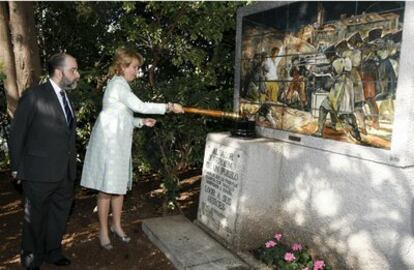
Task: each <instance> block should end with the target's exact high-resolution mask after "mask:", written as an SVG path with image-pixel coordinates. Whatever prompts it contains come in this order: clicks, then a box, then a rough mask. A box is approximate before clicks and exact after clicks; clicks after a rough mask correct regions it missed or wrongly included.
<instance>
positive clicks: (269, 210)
mask: <svg viewBox="0 0 414 270" xmlns="http://www.w3.org/2000/svg"><path fill="white" fill-rule="evenodd" d="M278 146H279V145H278V144H277V143H275V141H274V140H269V139H265V138H260V139H243V138H232V137H230V136H229V134H227V133H214V134H209V135H208V137H207V144H206V148H205V155H204V165H203V177H202V182H201V194H200V203H199V209H198V221H199V223H201V224H203V225H204V226H205V227H207V228H208V229H210V230H211V231H213V232H214V233H215V234H216V235H217V236H219V237H220V238H221V239H222V240H224V242H225V243H226V244H227V245H229V246H231V247H233V248H235V249H237V250H240V249H249V248H252V247H257V246H260V245H261V244H263V241H265V240H266V239H268V238H269V237H271V236H272V235H273V233H274V231H273V230H274V224H275V223H276V219H277V216H276V215H275V212H276V208H277V205H276V203H275V202H276V201H275V198H277V196H278V195H277V186H276V184H277V181H275V177H276V176H277V175H278V174H279V171H280V161H281V152H280V151H279V149H278Z"/></svg>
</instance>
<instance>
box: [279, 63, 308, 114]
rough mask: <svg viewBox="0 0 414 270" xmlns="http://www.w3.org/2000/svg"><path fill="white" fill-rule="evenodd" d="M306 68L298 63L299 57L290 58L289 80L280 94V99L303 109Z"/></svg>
mask: <svg viewBox="0 0 414 270" xmlns="http://www.w3.org/2000/svg"><path fill="white" fill-rule="evenodd" d="M306 73H307V72H306V69H305V68H304V67H303V66H301V65H300V60H299V57H293V58H292V68H291V70H290V73H289V75H290V77H291V80H290V82H289V83H288V88H287V90H286V91H284V92H283V93H282V95H281V101H282V102H283V103H285V104H286V105H288V106H289V107H291V108H295V109H299V110H304V109H305V108H306V106H307V103H308V101H307V96H306V90H305V89H306V84H305V76H304V75H305V74H306Z"/></svg>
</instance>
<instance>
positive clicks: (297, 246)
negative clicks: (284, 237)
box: [292, 243, 302, 251]
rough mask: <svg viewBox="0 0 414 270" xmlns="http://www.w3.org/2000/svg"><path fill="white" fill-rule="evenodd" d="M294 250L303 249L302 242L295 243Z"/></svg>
mask: <svg viewBox="0 0 414 270" xmlns="http://www.w3.org/2000/svg"><path fill="white" fill-rule="evenodd" d="M292 250H293V251H301V250H302V245H301V244H299V243H294V244H293V245H292Z"/></svg>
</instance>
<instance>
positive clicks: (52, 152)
mask: <svg viewBox="0 0 414 270" xmlns="http://www.w3.org/2000/svg"><path fill="white" fill-rule="evenodd" d="M48 73H49V77H50V79H49V80H48V82H46V83H44V84H41V85H39V86H35V87H33V88H30V89H28V90H26V91H25V92H24V94H23V96H22V97H21V98H20V100H19V105H18V107H17V110H16V113H15V117H14V119H13V122H12V126H11V132H10V140H9V148H10V156H11V167H12V176H13V178H14V179H19V181H21V182H22V186H23V192H24V197H25V198H24V199H25V204H24V208H25V209H24V210H25V212H24V221H23V235H22V250H21V260H22V264H23V265H24V266H25V267H26V268H27V269H39V267H40V265H41V264H42V263H43V262H44V261H45V262H47V263H52V264H55V265H57V266H65V265H69V264H70V260H69V259H67V258H66V257H64V256H63V254H62V251H61V241H62V237H63V233H64V230H65V224H66V221H67V218H68V215H69V211H70V208H71V205H72V200H73V185H74V179H75V175H76V168H75V167H76V151H75V118H74V117H75V115H74V110H73V108H72V106H71V105H70V102H69V99H68V96H67V95H66V92H65V90H72V89H74V88H76V85H77V82H78V80H79V73H78V65H77V63H76V59H75V58H73V57H72V56H71V55H69V54H65V53H59V54H56V55H53V56H52V57H51V58H50V59H49V61H48Z"/></svg>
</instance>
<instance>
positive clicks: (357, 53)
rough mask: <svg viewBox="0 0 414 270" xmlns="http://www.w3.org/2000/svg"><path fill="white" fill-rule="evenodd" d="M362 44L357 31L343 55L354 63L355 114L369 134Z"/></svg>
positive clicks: (363, 129)
mask: <svg viewBox="0 0 414 270" xmlns="http://www.w3.org/2000/svg"><path fill="white" fill-rule="evenodd" d="M360 45H362V38H361V35H360V34H359V33H358V32H357V33H355V34H354V35H352V36H351V37H350V38H349V39H348V41H347V46H348V48H349V50H345V51H344V52H343V54H342V56H343V57H344V58H348V59H350V60H351V63H352V69H351V71H350V74H349V77H350V79H351V80H352V82H353V91H354V110H355V116H356V118H357V121H358V123H359V125H360V126H361V129H360V131H361V133H362V134H365V135H367V129H366V125H365V114H364V110H363V107H364V104H365V96H364V89H363V86H362V78H361V73H360V65H361V54H362V52H361V50H360V49H359V48H358V47H359V46H360Z"/></svg>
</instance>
